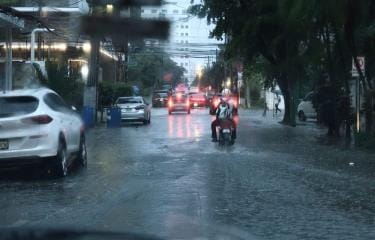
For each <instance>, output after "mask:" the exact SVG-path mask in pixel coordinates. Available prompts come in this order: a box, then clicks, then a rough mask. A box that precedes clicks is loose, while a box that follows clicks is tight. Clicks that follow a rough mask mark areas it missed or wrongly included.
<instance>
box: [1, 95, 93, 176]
mask: <svg viewBox="0 0 375 240" xmlns="http://www.w3.org/2000/svg"><path fill="white" fill-rule="evenodd" d="M73 162H76V163H78V164H80V165H81V166H86V164H87V150H86V142H85V133H84V124H83V121H82V120H81V117H80V115H79V114H78V113H77V112H76V111H74V109H73V108H72V107H70V106H68V105H67V104H66V103H65V102H64V100H63V99H62V98H61V97H60V96H59V95H58V94H57V93H55V92H54V91H52V90H50V89H47V88H38V89H29V90H14V91H9V92H5V93H3V92H1V93H0V165H5V166H9V165H11V166H12V165H15V166H16V165H29V164H44V165H48V168H49V169H52V171H53V173H55V175H57V176H61V177H64V176H66V175H67V174H68V170H69V168H70V166H72V164H73Z"/></svg>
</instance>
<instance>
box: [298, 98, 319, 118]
mask: <svg viewBox="0 0 375 240" xmlns="http://www.w3.org/2000/svg"><path fill="white" fill-rule="evenodd" d="M313 96H314V93H313V92H310V93H308V94H307V95H306V96H305V98H304V99H302V101H301V102H300V104H298V107H297V113H298V118H299V120H300V121H306V120H307V119H308V118H316V115H317V114H316V110H315V108H314V105H313V103H312V99H313Z"/></svg>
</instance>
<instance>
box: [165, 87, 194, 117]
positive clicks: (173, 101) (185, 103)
mask: <svg viewBox="0 0 375 240" xmlns="http://www.w3.org/2000/svg"><path fill="white" fill-rule="evenodd" d="M181 111H182V112H187V114H190V101H189V95H187V94H183V93H181V92H178V93H176V94H173V95H172V96H171V97H169V100H168V113H169V115H170V114H172V113H173V112H181Z"/></svg>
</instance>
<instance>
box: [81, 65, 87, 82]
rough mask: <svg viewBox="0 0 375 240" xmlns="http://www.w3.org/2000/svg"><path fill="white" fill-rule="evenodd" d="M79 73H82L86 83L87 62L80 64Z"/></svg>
mask: <svg viewBox="0 0 375 240" xmlns="http://www.w3.org/2000/svg"><path fill="white" fill-rule="evenodd" d="M81 74H82V79H83V80H84V81H85V83H86V82H87V77H88V75H89V67H88V66H87V64H84V65H82V67H81Z"/></svg>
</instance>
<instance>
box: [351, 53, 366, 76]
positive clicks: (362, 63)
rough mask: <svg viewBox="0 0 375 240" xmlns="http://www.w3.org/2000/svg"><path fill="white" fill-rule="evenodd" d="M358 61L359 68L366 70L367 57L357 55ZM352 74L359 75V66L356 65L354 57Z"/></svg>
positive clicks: (362, 70)
mask: <svg viewBox="0 0 375 240" xmlns="http://www.w3.org/2000/svg"><path fill="white" fill-rule="evenodd" d="M357 61H358V64H359V68H360V69H361V72H364V71H365V57H357ZM352 76H353V77H359V73H358V71H357V67H356V65H355V62H354V59H353V61H352Z"/></svg>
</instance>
